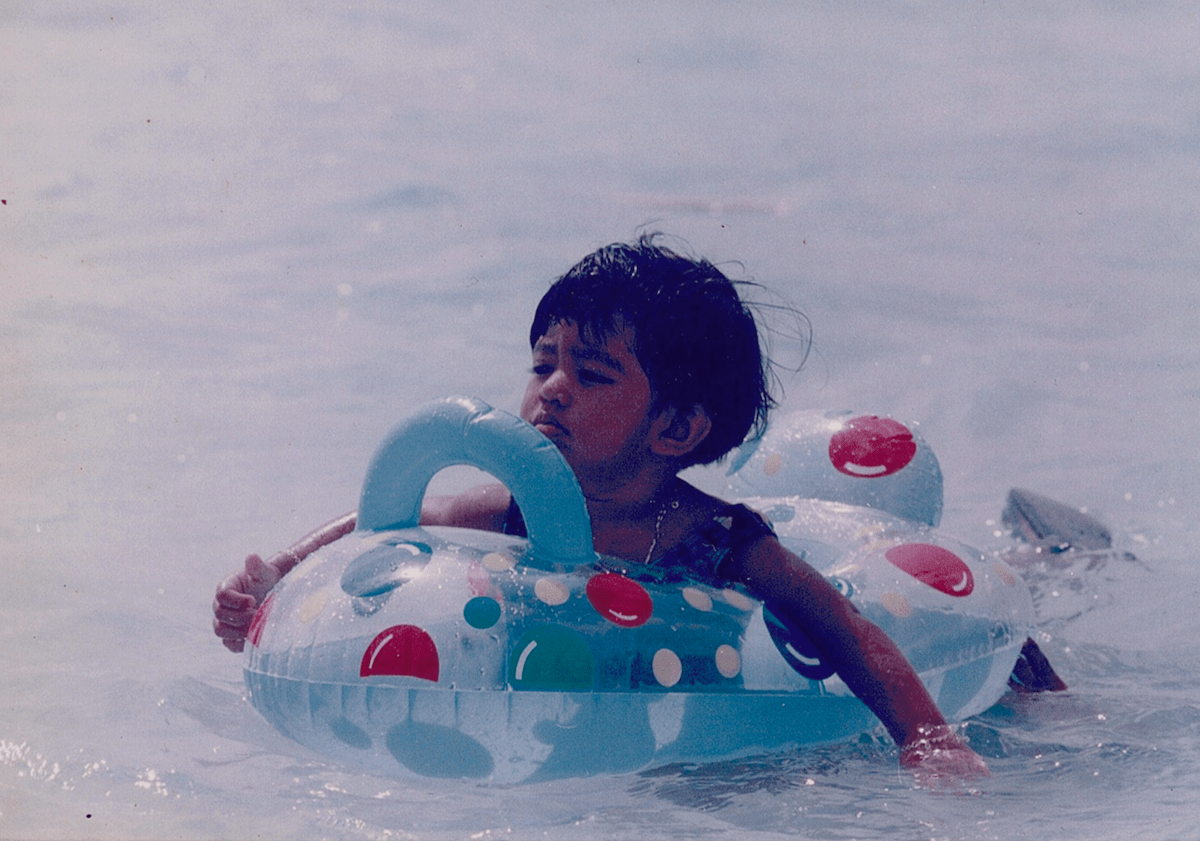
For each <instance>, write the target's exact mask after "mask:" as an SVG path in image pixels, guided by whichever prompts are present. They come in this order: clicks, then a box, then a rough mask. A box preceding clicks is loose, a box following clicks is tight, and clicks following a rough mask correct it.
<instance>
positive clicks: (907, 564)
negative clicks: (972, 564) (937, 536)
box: [884, 543, 975, 598]
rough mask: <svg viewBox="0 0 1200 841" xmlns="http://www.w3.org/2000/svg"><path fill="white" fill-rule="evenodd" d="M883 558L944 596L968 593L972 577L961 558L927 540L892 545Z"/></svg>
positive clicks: (969, 593) (970, 589)
mask: <svg viewBox="0 0 1200 841" xmlns="http://www.w3.org/2000/svg"><path fill="white" fill-rule="evenodd" d="M884 557H885V558H887V559H888V560H889V561H891V562H892V563H893V564H894V565H895V566H897V567H899V568H900V569H902V570H904V571H905V572H907V573H908V574H909V575H911V576H912V577H913V578H915V579H917V580H918V581H920V582H922V583H924V584H928V585H929V586H930V587H932V588H933V589H935V590H940V591H941V592H943V593H945V594H946V595H947V596H957V597H959V598H961V597H963V596H969V595H971V591H972V590H974V589H975V577H974V576H973V575H971V570H970V568H969V567H968V566H967V565H966V564H965V563H963V560H962V558H960V557H958V555H955V554H954V553H953V552H951V551H950V550H948V549H943V548H942V547H941V546H934V545H932V544H929V543H906V544H904V545H903V546H893V547H892V548H891V549H888V550H887V552H885V553H884Z"/></svg>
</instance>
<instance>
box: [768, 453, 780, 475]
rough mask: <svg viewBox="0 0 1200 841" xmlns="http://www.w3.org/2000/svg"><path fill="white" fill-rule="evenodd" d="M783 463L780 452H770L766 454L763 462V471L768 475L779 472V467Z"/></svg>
mask: <svg viewBox="0 0 1200 841" xmlns="http://www.w3.org/2000/svg"><path fill="white" fill-rule="evenodd" d="M782 465H783V456H782V455H781V454H780V453H771V454H770V455H769V456H767V460H766V461H765V462H763V473H766V474H767V475H768V476H774V475H775V474H776V473H778V472H779V468H780V467H781V466H782Z"/></svg>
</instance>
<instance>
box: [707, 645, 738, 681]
mask: <svg viewBox="0 0 1200 841" xmlns="http://www.w3.org/2000/svg"><path fill="white" fill-rule="evenodd" d="M713 659H714V660H716V661H717V671H718V672H720V673H721V677H737V674H738V672H740V671H741V670H742V655H740V654H738V651H737V649H736V648H734V647H733V646H732V645H722V646H719V647H718V648H717V653H716V656H715V657H714V658H713Z"/></svg>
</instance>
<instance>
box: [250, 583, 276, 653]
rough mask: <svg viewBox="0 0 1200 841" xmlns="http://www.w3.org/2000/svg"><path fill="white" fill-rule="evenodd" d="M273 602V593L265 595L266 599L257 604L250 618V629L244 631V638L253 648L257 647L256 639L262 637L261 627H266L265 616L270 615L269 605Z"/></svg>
mask: <svg viewBox="0 0 1200 841" xmlns="http://www.w3.org/2000/svg"><path fill="white" fill-rule="evenodd" d="M274 604H275V594H274V593H271V595H269V596H267V599H266V601H264V602H263V603H262V604H261V605H259V607H258V610H257V611H255V613H254V618H253V619H251V620H250V630H249V631H247V632H246V639H247V640H249V641H250V644H251V645H252V646H254V647H255V648H258V641H259V640H260V639H262V632H263V628H264V627H266V624H267V617H268V616H270V615H271V607H272V605H274Z"/></svg>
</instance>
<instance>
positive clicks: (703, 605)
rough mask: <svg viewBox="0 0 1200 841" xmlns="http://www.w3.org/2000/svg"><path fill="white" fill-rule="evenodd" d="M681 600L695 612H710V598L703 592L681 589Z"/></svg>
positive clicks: (688, 588)
mask: <svg viewBox="0 0 1200 841" xmlns="http://www.w3.org/2000/svg"><path fill="white" fill-rule="evenodd" d="M683 600H684V601H685V602H687V603H688V604H690V605H691V606H692V607H694V608H696V610H702V611H704V612H706V613H707V612H708V611H710V610H712V597H711V596H709V595H708V593H706V592H704V591H703V590H697V589H696V588H695V587H684V588H683Z"/></svg>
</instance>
